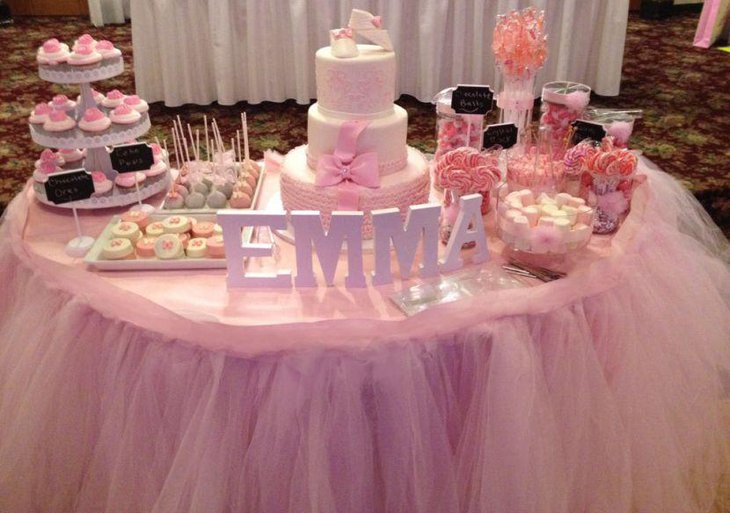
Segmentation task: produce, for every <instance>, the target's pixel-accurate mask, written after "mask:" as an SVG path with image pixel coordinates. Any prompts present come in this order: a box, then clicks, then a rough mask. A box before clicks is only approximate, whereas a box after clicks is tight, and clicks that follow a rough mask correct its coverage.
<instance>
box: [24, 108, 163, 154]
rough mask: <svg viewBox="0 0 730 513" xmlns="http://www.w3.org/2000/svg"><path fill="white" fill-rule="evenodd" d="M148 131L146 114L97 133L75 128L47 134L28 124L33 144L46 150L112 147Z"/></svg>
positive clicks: (40, 128) (148, 125)
mask: <svg viewBox="0 0 730 513" xmlns="http://www.w3.org/2000/svg"><path fill="white" fill-rule="evenodd" d="M149 129H150V118H149V116H148V115H147V113H144V114H142V118H141V119H140V120H139V121H137V122H136V123H134V124H131V125H118V124H115V123H112V125H111V126H110V127H109V128H107V129H106V130H104V131H103V132H99V133H92V132H84V131H83V130H81V129H80V128H78V127H76V128H74V129H72V130H65V131H63V132H48V131H47V130H43V128H42V126H40V125H34V124H30V136H31V138H32V139H33V142H35V143H37V144H40V145H41V146H45V147H47V148H56V149H67V150H73V149H76V148H100V147H102V146H114V145H116V144H123V143H126V142H127V141H131V140H133V139H136V138H137V137H140V136H142V135H144V134H146V133H147V131H148V130H149Z"/></svg>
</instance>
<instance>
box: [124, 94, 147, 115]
mask: <svg viewBox="0 0 730 513" xmlns="http://www.w3.org/2000/svg"><path fill="white" fill-rule="evenodd" d="M124 104H125V105H129V106H130V107H132V108H133V109H134V110H136V111H137V112H139V113H140V114H144V113H145V112H147V111H148V110H150V106H149V105H147V102H146V101H144V100H143V99H142V98H140V97H139V96H137V95H136V94H131V95H129V96H127V97H126V98H124Z"/></svg>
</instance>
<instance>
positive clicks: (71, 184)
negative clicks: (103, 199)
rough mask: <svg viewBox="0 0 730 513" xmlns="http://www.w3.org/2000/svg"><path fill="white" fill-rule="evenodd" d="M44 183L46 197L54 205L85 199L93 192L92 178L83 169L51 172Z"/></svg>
mask: <svg viewBox="0 0 730 513" xmlns="http://www.w3.org/2000/svg"><path fill="white" fill-rule="evenodd" d="M44 185H45V188H46V198H48V200H49V201H51V202H53V203H54V204H55V205H61V204H63V203H70V202H72V201H80V200H85V199H87V198H89V197H91V195H92V194H94V180H93V179H92V178H91V175H90V174H89V173H87V172H86V170H85V169H72V170H71V171H64V172H61V173H53V174H51V175H48V180H47V181H46V183H45V184H44Z"/></svg>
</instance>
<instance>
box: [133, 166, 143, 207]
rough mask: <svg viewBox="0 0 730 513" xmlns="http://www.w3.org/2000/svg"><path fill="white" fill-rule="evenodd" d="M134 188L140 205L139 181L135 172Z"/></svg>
mask: <svg viewBox="0 0 730 513" xmlns="http://www.w3.org/2000/svg"><path fill="white" fill-rule="evenodd" d="M134 188H135V189H137V203H139V206H140V207H141V206H142V194H141V193H140V192H139V182H138V181H137V172H136V171H135V173H134Z"/></svg>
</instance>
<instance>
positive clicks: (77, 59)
mask: <svg viewBox="0 0 730 513" xmlns="http://www.w3.org/2000/svg"><path fill="white" fill-rule="evenodd" d="M67 62H68V63H69V64H70V65H71V66H90V65H92V64H98V63H99V62H101V54H100V53H99V52H97V51H96V50H94V48H93V47H92V46H91V45H79V46H77V47H75V48H74V51H73V52H71V55H69V56H68V61H67Z"/></svg>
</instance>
